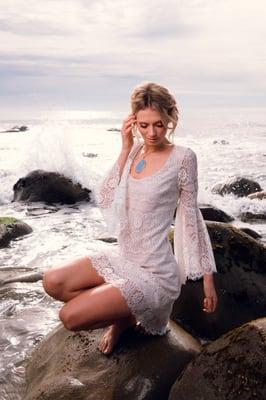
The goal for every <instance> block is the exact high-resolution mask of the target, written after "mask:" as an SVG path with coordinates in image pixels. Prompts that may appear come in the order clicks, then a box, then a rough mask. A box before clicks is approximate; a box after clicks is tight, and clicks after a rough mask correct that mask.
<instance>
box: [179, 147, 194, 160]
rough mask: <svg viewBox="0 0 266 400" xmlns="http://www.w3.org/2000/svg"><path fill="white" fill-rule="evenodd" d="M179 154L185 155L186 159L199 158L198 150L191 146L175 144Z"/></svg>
mask: <svg viewBox="0 0 266 400" xmlns="http://www.w3.org/2000/svg"><path fill="white" fill-rule="evenodd" d="M175 147H176V151H177V154H179V155H181V156H183V158H184V159H197V155H196V152H195V151H194V150H193V149H192V148H191V147H189V146H183V145H180V144H175Z"/></svg>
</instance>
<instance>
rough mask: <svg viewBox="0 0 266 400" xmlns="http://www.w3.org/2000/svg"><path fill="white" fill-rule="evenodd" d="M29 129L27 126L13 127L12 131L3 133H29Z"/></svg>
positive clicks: (8, 130)
mask: <svg viewBox="0 0 266 400" xmlns="http://www.w3.org/2000/svg"><path fill="white" fill-rule="evenodd" d="M28 130H29V128H28V127H27V126H26V125H22V126H17V125H16V126H13V127H12V128H10V129H7V130H6V131H2V133H3V132H26V131H28Z"/></svg>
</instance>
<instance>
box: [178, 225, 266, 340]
mask: <svg viewBox="0 0 266 400" xmlns="http://www.w3.org/2000/svg"><path fill="white" fill-rule="evenodd" d="M207 228H208V231H209V234H210V239H211V242H212V247H213V251H214V257H215V261H216V267H217V271H218V273H217V274H216V273H215V274H214V275H213V276H214V282H215V287H216V291H217V296H218V304H217V308H216V310H215V312H214V313H209V314H208V313H205V312H204V311H202V308H203V307H202V303H203V297H204V292H203V282H202V281H203V279H199V280H197V281H188V282H187V283H186V285H183V286H182V290H181V294H180V296H179V298H178V299H177V300H176V301H175V303H174V306H173V310H172V315H171V318H172V319H173V320H174V321H176V322H178V323H179V324H181V326H183V328H184V329H186V330H187V331H189V332H190V333H191V334H193V335H194V336H197V337H200V338H204V339H216V338H218V337H219V336H220V335H222V334H223V333H226V332H228V331H229V330H231V329H233V328H235V327H238V326H240V325H242V324H243V323H246V322H248V321H251V320H253V319H256V318H259V317H263V316H265V310H266V247H265V246H264V245H263V244H262V243H261V242H259V241H257V240H255V239H253V238H252V237H250V236H249V235H247V234H245V233H243V232H242V231H241V230H240V229H237V228H236V227H233V226H231V225H230V224H226V223H222V222H207Z"/></svg>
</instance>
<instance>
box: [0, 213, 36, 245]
mask: <svg viewBox="0 0 266 400" xmlns="http://www.w3.org/2000/svg"><path fill="white" fill-rule="evenodd" d="M31 232H32V228H31V227H30V226H29V225H28V224H26V223H25V222H23V221H20V220H18V219H16V218H13V217H0V248H1V247H7V246H8V245H9V243H10V241H11V240H12V239H15V238H17V237H19V236H23V235H27V234H28V233H31Z"/></svg>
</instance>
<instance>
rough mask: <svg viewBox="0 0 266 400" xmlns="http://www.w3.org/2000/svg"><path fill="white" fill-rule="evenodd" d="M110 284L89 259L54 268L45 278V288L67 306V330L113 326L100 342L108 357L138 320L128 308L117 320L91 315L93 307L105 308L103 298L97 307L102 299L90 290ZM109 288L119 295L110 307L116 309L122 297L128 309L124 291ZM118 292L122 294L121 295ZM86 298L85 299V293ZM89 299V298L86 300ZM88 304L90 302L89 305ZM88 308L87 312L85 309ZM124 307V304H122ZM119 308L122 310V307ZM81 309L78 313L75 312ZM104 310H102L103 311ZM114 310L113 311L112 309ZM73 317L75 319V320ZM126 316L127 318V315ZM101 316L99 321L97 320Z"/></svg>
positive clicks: (64, 316)
mask: <svg viewBox="0 0 266 400" xmlns="http://www.w3.org/2000/svg"><path fill="white" fill-rule="evenodd" d="M104 284H105V286H106V285H107V284H106V282H105V281H104V279H103V278H102V277H101V276H100V275H98V273H97V271H96V270H95V269H94V268H93V266H92V264H91V261H90V259H89V258H88V257H84V258H79V259H77V260H74V261H72V262H69V263H68V264H64V265H58V266H56V267H53V268H52V269H50V270H48V271H47V272H45V274H44V277H43V286H44V289H45V291H46V292H47V293H48V294H49V295H50V296H52V297H54V298H55V299H57V300H61V301H64V302H65V303H66V304H65V306H64V307H63V308H62V309H61V311H60V314H59V315H60V318H61V320H62V322H63V323H64V325H65V326H66V328H67V329H70V330H81V329H83V330H87V329H88V330H90V329H91V330H93V329H99V328H105V327H107V326H109V329H108V331H107V332H106V333H105V334H104V336H103V338H102V340H101V341H100V343H99V346H98V348H99V350H100V351H102V352H103V353H104V354H110V353H111V351H112V349H113V347H114V346H115V345H116V343H117V342H118V340H119V337H120V336H121V334H122V332H123V331H124V330H125V329H127V328H128V327H130V326H132V325H135V324H136V319H135V317H134V316H133V315H132V314H131V312H130V310H129V309H128V307H127V305H126V313H125V312H124V311H123V313H122V315H123V317H122V318H121V317H120V318H119V315H118V316H116V315H114V316H115V318H111V319H110V318H108V319H107V320H105V319H104V316H103V317H102V318H103V319H102V320H100V316H101V314H100V313H99V314H98V315H97V316H94V314H93V312H90V310H91V307H92V308H94V310H93V311H97V309H99V311H100V308H101V299H100V300H99V301H100V302H99V303H98V304H97V301H98V300H97V297H96V296H95V295H96V294H97V295H98V297H99V292H100V290H98V291H95V290H94V291H90V290H88V289H92V288H95V289H97V288H99V289H100V287H102V286H104ZM108 287H109V288H110V289H111V290H112V292H114V293H115V296H114V295H113V294H112V295H111V298H110V299H109V300H110V302H109V303H108V306H109V308H110V307H111V308H113V306H114V304H113V303H114V301H113V300H114V297H118V298H119V301H121V303H122V305H123V307H125V304H126V303H125V300H124V298H123V297H122V295H121V293H120V291H119V290H118V289H116V288H113V287H112V286H111V285H108ZM117 292H118V293H117ZM83 293H84V294H85V293H86V295H85V296H81V295H82V294H83ZM85 297H86V299H85ZM75 298H77V301H75V302H74V301H71V300H74V299H75ZM87 299H89V300H93V301H94V302H95V301H96V303H95V304H94V305H93V302H88V300H87ZM87 302H88V303H87ZM84 306H85V308H86V311H85V310H84V312H83V311H82V310H81V309H83V308H84ZM120 306H121V304H120ZM120 306H119V307H120ZM75 310H77V312H76V311H75ZM78 311H79V312H80V313H81V314H82V315H80V317H81V318H80V320H79V316H78ZM103 311H104V310H101V312H103ZM112 311H113V310H112ZM73 313H74V314H75V313H77V315H76V317H77V318H76V321H74V319H75V318H74V316H73ZM71 314H72V317H71ZM124 315H125V316H124ZM96 317H97V318H96Z"/></svg>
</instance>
